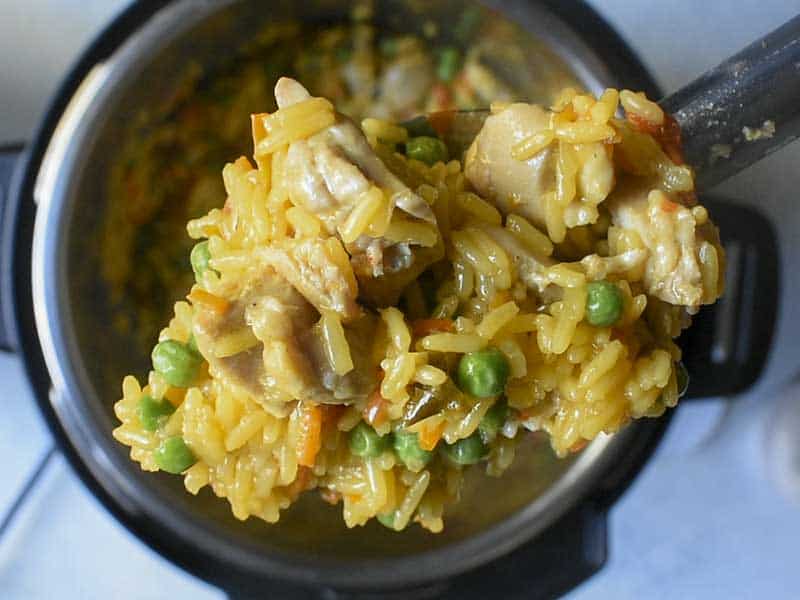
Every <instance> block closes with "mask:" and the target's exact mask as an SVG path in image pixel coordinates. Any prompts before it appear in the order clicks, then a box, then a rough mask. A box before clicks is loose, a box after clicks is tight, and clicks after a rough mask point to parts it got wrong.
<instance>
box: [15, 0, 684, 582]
mask: <svg viewBox="0 0 800 600" xmlns="http://www.w3.org/2000/svg"><path fill="white" fill-rule="evenodd" d="M167 4H169V2H166V1H163V0H160V1H153V0H148V1H147V2H136V3H134V4H132V5H131V6H130V7H129V8H128V9H127V10H125V11H124V12H123V13H122V14H120V15H119V16H118V17H117V19H116V20H115V21H114V22H113V23H112V24H111V25H109V26H108V27H107V28H106V29H105V30H104V31H103V32H102V33H101V34H100V35H99V37H98V38H97V39H96V40H95V41H94V42H93V43H92V45H91V46H90V47H89V48H88V49H87V50H86V52H85V53H84V55H83V56H82V57H81V59H80V60H79V62H78V63H77V64H76V65H75V67H74V68H73V70H72V71H71V73H70V74H69V75H68V77H67V78H66V79H65V80H64V82H63V83H62V85H61V87H60V89H59V91H58V93H57V94H56V96H55V97H54V100H53V103H52V104H51V107H50V109H49V111H48V113H47V115H46V117H45V118H44V120H43V122H42V123H41V125H40V127H39V130H38V132H37V134H36V136H35V138H34V139H33V141H32V142H31V144H30V145H29V146H28V147H27V149H26V152H25V154H24V156H23V158H22V159H21V160H22V163H21V164H20V166H19V170H18V176H17V177H16V179H15V183H14V187H13V189H12V190H11V192H10V194H9V201H8V202H7V205H6V206H5V209H4V218H3V236H2V245H3V248H2V250H3V251H2V260H3V265H2V266H3V269H2V276H3V279H2V294H3V305H4V306H5V307H6V309H5V323H6V327H7V330H8V332H9V337H10V339H11V345H12V346H13V347H14V348H15V349H16V350H18V351H19V352H20V354H21V355H22V357H23V359H24V363H25V368H26V371H27V374H28V377H29V379H30V381H31V385H32V387H33V389H34V392H35V396H36V398H37V400H38V403H39V407H40V409H41V411H42V414H43V415H44V417H45V419H46V421H47V423H48V425H49V426H50V428H51V430H52V432H53V434H54V436H55V438H56V440H57V441H58V443H59V445H60V447H61V449H62V451H63V452H64V453H65V455H66V456H67V457H68V459H69V462H70V464H71V465H72V467H73V468H74V469H75V470H76V472H77V473H78V474H79V476H80V477H81V479H82V480H83V482H84V483H85V484H86V485H87V486H88V487H89V488H90V489H91V490H92V492H93V493H94V494H95V495H96V496H97V497H98V498H99V499H100V500H101V502H102V503H103V504H104V506H105V507H106V508H107V509H108V510H109V511H110V512H111V513H112V514H114V515H115V516H116V517H117V518H118V519H119V520H120V521H121V522H123V523H124V524H125V525H126V526H127V527H128V528H129V529H130V530H131V531H132V532H133V533H135V534H136V535H137V536H139V537H140V538H141V539H143V540H144V541H146V542H147V543H148V544H149V545H150V546H152V547H153V548H155V549H156V550H157V551H159V552H160V553H162V554H163V555H164V556H165V557H167V558H169V559H170V560H172V561H173V562H175V563H177V564H179V565H180V566H182V567H183V568H185V569H187V570H188V571H190V572H192V573H194V574H196V575H198V576H199V577H201V578H203V579H205V580H207V581H209V582H212V583H215V584H217V585H220V586H221V587H223V588H225V589H227V590H230V591H232V592H234V593H237V594H241V595H252V596H257V595H259V594H261V593H264V591H265V590H271V591H272V593H271V594H270V595H275V594H277V595H279V596H281V597H295V596H296V597H300V596H303V597H308V595H309V594H312V593H314V594H316V593H325V594H328V595H331V594H334V593H333V592H331V591H330V585H331V583H332V582H331V581H330V580H329V579H326V577H325V576H322V575H320V572H319V571H317V570H315V568H314V567H313V565H311V564H308V565H298V566H297V568H296V569H295V570H294V572H293V573H292V574H291V577H292V578H293V579H294V580H295V581H294V583H292V584H286V583H281V584H279V583H278V582H277V581H276V580H275V577H276V576H277V577H281V576H282V568H283V566H282V563H281V561H280V559H276V560H275V561H273V562H272V563H271V564H270V565H269V568H268V569H266V570H265V569H263V566H264V565H262V564H249V563H248V562H247V561H246V560H241V561H239V560H238V557H230V556H222V555H219V554H217V555H216V556H215V555H213V554H209V553H204V552H202V551H199V550H198V549H197V548H194V547H185V546H183V545H181V544H180V543H179V541H177V540H176V539H174V538H172V537H170V536H169V535H168V533H167V532H165V529H164V528H163V526H162V525H163V524H161V523H158V522H154V521H152V520H150V519H148V518H146V517H145V516H144V515H142V514H140V513H138V512H136V511H135V510H131V509H130V505H129V504H128V503H126V502H125V501H124V499H123V498H120V497H118V496H116V495H114V494H112V493H110V492H109V490H108V489H107V488H106V487H104V486H103V485H102V484H101V482H100V481H99V480H98V477H97V475H96V473H95V472H93V471H92V470H91V469H90V468H88V466H87V464H86V463H85V461H84V458H83V457H82V454H83V452H81V450H83V451H85V450H86V449H85V448H83V449H80V448H78V447H76V445H75V443H74V438H73V437H71V436H70V435H68V433H67V431H66V430H65V428H64V424H63V423H62V422H61V420H60V419H59V418H58V416H57V415H56V412H55V410H54V408H53V404H52V402H51V398H50V393H51V380H50V375H49V374H48V370H47V367H46V363H45V358H44V354H43V351H42V347H41V345H40V342H39V335H38V333H37V329H36V322H35V318H34V312H33V304H34V302H33V297H32V294H33V292H32V288H31V276H32V273H31V244H32V239H33V227H34V220H35V213H36V205H35V202H34V200H33V191H34V184H35V181H36V177H37V173H38V170H39V165H40V164H41V162H42V160H43V157H44V154H45V151H46V150H47V147H48V145H49V142H50V139H51V136H52V135H53V132H54V130H55V128H56V125H57V124H58V122H59V121H60V119H61V117H62V115H63V113H64V110H65V108H66V106H67V104H68V102H69V101H70V99H71V98H72V96H73V94H74V93H75V91H76V90H77V87H78V85H79V84H80V83H81V81H82V80H83V79H84V77H85V76H86V74H87V73H88V72H89V70H90V69H91V68H92V67H93V66H95V65H96V64H97V63H98V62H100V61H103V60H104V59H105V58H107V57H108V56H110V55H111V54H113V52H114V51H115V50H116V49H117V48H118V47H119V46H120V45H121V44H122V43H123V42H124V41H125V40H126V39H127V38H128V37H129V36H130V35H131V34H132V33H133V32H135V31H136V30H137V29H138V28H140V27H141V26H142V25H143V24H144V23H146V22H147V21H148V20H149V19H150V18H151V17H152V16H153V15H154V14H156V13H157V12H158V11H159V10H160V9H161V8H163V7H164V6H166V5H167ZM509 4H513V2H512V3H509ZM544 4H546V5H547V7H548V8H549V10H550V11H551V12H552V13H553V14H555V15H556V16H557V17H558V18H560V19H561V20H562V21H564V22H565V23H566V24H567V25H568V26H570V27H571V28H572V29H573V30H575V31H577V32H579V33H580V35H581V36H582V38H583V39H584V41H585V42H586V43H587V44H588V45H589V46H590V47H591V48H592V49H593V50H594V51H595V52H596V54H597V55H598V56H600V57H601V58H602V60H603V62H604V63H605V64H606V65H607V66H608V67H609V69H610V70H611V71H612V72H613V73H614V74H615V75H616V76H617V78H618V79H619V80H620V81H621V82H623V83H624V84H625V85H626V86H628V87H631V88H635V89H643V90H645V91H647V92H648V93H649V94H650V95H652V96H654V97H658V96H659V95H660V94H659V93H658V89H657V87H656V85H655V83H654V82H653V80H652V79H651V78H650V77H649V76H648V74H647V72H646V71H645V69H644V68H643V67H642V65H641V64H640V63H639V62H638V60H637V59H636V57H635V56H634V55H633V53H632V52H631V51H630V49H629V48H628V47H627V46H626V45H625V43H624V42H623V41H622V40H621V39H620V38H619V37H618V36H617V34H616V33H615V32H614V31H613V30H612V29H611V28H610V27H609V26H608V25H607V24H606V23H605V22H604V21H603V20H602V19H601V18H600V17H599V16H598V15H597V14H596V13H594V11H593V10H592V9H591V8H589V7H588V6H586V5H585V4H583V3H579V2H570V3H562V2H558V1H555V0H553V1H548V2H545V3H544ZM667 423H668V418H664V419H660V420H658V421H652V422H649V423H644V424H641V426H639V427H637V429H636V431H635V434H634V435H632V436H631V440H630V442H629V444H628V446H627V451H626V453H625V459H624V460H623V459H622V458H620V459H619V460H617V461H614V462H613V464H606V465H605V466H604V467H602V469H603V470H602V472H601V473H597V477H596V478H595V481H596V482H597V484H596V485H595V487H594V489H593V490H592V491H591V492H590V493H589V494H587V495H586V497H585V498H584V499H583V501H582V502H581V503H580V504H579V506H577V507H575V508H574V509H573V511H572V512H571V513H569V514H568V515H566V516H563V517H561V519H560V520H559V521H558V522H556V523H555V524H553V525H552V526H551V527H549V528H548V529H547V530H546V531H545V532H542V533H541V534H540V535H538V536H536V537H535V538H534V539H532V540H531V542H530V543H528V544H525V545H522V546H520V547H518V548H516V549H515V550H513V551H512V552H510V553H507V554H506V555H504V557H503V559H502V560H494V561H491V562H489V563H488V564H483V565H482V566H480V567H478V568H476V569H474V570H472V571H470V572H468V573H465V574H462V575H460V576H459V577H458V578H456V579H453V580H452V581H451V582H441V581H440V582H433V583H431V582H428V583H424V584H422V585H421V586H419V585H418V586H417V590H416V592H414V593H412V594H409V592H407V591H405V592H403V594H404V597H409V596H410V595H411V596H414V595H421V596H426V595H427V596H430V595H431V594H434V595H440V594H443V593H445V592H447V593H448V594H449V593H452V594H453V595H455V594H457V595H459V596H461V597H468V598H469V597H478V596H479V595H481V593H480V591H479V590H481V589H482V588H481V587H478V584H479V582H480V581H481V580H483V581H486V580H487V579H486V578H489V580H494V581H498V580H501V581H503V582H504V583H503V585H504V586H506V587H505V588H504V590H503V594H502V595H503V597H517V596H519V597H522V596H523V595H524V597H526V598H530V597H552V596H553V595H556V594H559V593H563V592H564V591H566V590H568V589H570V588H571V587H573V586H574V585H576V584H577V583H579V582H580V581H582V580H583V579H584V578H585V577H587V576H588V575H590V574H591V573H593V572H594V571H596V570H597V569H599V568H600V567H601V566H602V564H603V562H604V560H605V556H606V548H605V539H606V538H605V513H606V511H607V509H608V508H609V507H610V505H611V504H612V503H613V501H614V500H615V499H616V498H617V497H618V495H619V494H620V493H622V491H624V489H625V488H626V487H627V485H628V484H629V483H630V481H631V480H632V478H633V477H634V476H635V475H636V473H637V472H638V471H639V470H640V469H641V467H642V466H643V464H644V462H645V461H646V460H647V458H648V457H649V456H650V454H651V453H652V451H653V450H654V448H655V446H656V444H657V442H658V440H659V439H660V437H661V436H662V435H663V432H664V430H665V428H666V426H667ZM103 435H107V432H103ZM424 560H425V559H424V558H420V562H421V561H424ZM443 560H444V561H448V560H450V561H455V562H456V563H459V561H463V563H464V568H466V567H467V566H471V565H472V564H473V563H472V561H465V560H464V557H458V556H453V557H451V558H444V559H443ZM468 563H469V564H468ZM459 564H460V563H459ZM459 564H455V565H453V564H451V565H444V564H443V565H442V566H443V567H444V566H448V567H449V568H447V569H445V570H446V571H449V572H457V571H460V570H462V569H461V568H460V566H459ZM515 565H526V566H527V568H524V569H521V570H519V571H516V570H515V571H510V569H511V568H513V567H514V566H515ZM533 565H536V568H531V567H532V566H533ZM559 565H560V568H556V567H558V566H559ZM412 567H413V563H411V564H410V565H409V568H408V569H406V570H403V569H399V570H398V572H397V576H396V577H395V578H394V581H393V583H392V585H391V587H393V588H395V589H398V590H399V589H405V588H406V586H407V585H408V583H409V581H410V580H411V579H413V578H411V579H409V578H407V577H406V574H408V575H411V574H412V572H413V569H412ZM387 568H388V567H387ZM520 573H524V574H525V576H521V575H520ZM284 576H285V575H284ZM298 580H300V581H303V582H304V583H305V585H302V586H301V587H297V583H298ZM385 583H386V580H385V579H384V581H383V582H382V585H380V586H377V587H378V588H379V589H385ZM333 584H334V585H335V584H336V582H335V581H334V582H333ZM284 585H286V586H287V587H283V586H284ZM276 586H280V587H279V588H277V587H276ZM431 586H433V587H431ZM336 587H337V588H341V587H345V588H351V589H354V590H360V591H361V592H364V591H376V592H377V591H378V589H376V585H375V583H374V582H373V581H370V580H369V579H368V578H361V579H359V578H358V576H357V575H356V576H355V577H350V579H349V580H348V583H347V584H346V585H344V586H341V585H336ZM325 590H328V591H327V592H326V591H325ZM533 590H536V595H535V596H532V593H533ZM337 594H338V592H337V593H335V594H334V595H337Z"/></svg>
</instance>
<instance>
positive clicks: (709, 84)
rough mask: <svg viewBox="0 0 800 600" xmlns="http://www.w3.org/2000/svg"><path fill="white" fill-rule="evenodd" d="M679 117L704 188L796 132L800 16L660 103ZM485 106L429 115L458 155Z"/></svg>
mask: <svg viewBox="0 0 800 600" xmlns="http://www.w3.org/2000/svg"><path fill="white" fill-rule="evenodd" d="M658 104H659V105H660V106H661V108H662V109H663V110H664V111H665V112H666V113H669V114H671V115H672V116H673V117H674V118H675V120H676V121H677V122H678V125H679V126H680V130H681V140H682V149H683V154H684V159H685V160H686V162H687V163H688V164H689V165H690V166H691V167H693V168H694V171H695V186H696V188H697V189H698V190H700V191H703V190H707V189H710V188H712V187H713V186H714V185H716V184H718V183H720V182H721V181H723V180H725V179H728V178H729V177H731V176H733V175H735V174H736V173H739V172H740V171H742V170H744V169H745V168H746V167H748V166H749V165H751V164H752V163H754V162H757V161H759V160H761V159H762V158H764V157H765V156H767V155H768V154H771V153H772V152H775V151H776V150H778V149H779V148H781V147H782V146H784V145H786V144H788V143H789V142H791V141H792V140H794V139H795V138H797V137H798V135H800V15H798V16H797V17H794V18H793V19H791V20H790V21H788V22H787V23H785V24H784V25H781V26H780V27H778V28H777V29H775V30H774V31H772V32H771V33H769V34H767V35H766V36H764V37H762V38H761V39H759V40H757V41H755V42H753V43H752V44H750V45H749V46H747V47H746V48H744V49H743V50H742V51H740V52H738V53H737V54H735V55H733V56H731V57H730V58H728V59H727V60H725V61H723V62H722V63H721V64H719V65H718V66H716V67H715V68H713V69H711V70H710V71H707V72H706V73H705V74H703V75H701V76H700V77H699V78H697V79H695V80H694V81H693V82H692V83H690V84H689V85H687V86H685V87H684V88H682V89H680V90H678V91H677V92H675V93H673V94H671V95H670V96H667V97H666V98H663V99H662V100H661V101H660V102H659V103H658ZM489 114H490V111H489V110H488V109H475V110H453V111H441V112H438V113H431V114H429V115H428V118H429V119H430V120H432V121H436V122H438V123H446V124H447V127H446V128H445V129H444V130H443V131H441V132H440V133H441V135H442V137H443V139H444V142H445V144H447V146H448V148H450V149H451V151H452V152H453V153H454V154H456V155H460V154H461V152H463V151H464V150H466V148H467V147H468V146H469V144H471V143H472V140H473V139H475V136H476V135H477V134H478V132H479V131H480V129H481V127H482V126H483V122H484V121H485V120H486V118H487V117H488V116H489Z"/></svg>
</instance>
